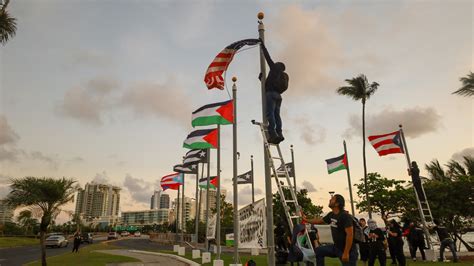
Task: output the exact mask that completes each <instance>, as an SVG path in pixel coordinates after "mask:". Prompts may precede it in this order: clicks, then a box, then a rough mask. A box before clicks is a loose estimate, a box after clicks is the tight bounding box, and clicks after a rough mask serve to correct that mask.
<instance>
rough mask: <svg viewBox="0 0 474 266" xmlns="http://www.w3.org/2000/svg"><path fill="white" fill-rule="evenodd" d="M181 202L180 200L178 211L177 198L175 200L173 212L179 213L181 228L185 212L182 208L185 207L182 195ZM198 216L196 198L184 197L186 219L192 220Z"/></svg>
mask: <svg viewBox="0 0 474 266" xmlns="http://www.w3.org/2000/svg"><path fill="white" fill-rule="evenodd" d="M179 200H180V202H179V212H178V211H177V205H178V204H177V202H176V199H175V200H174V201H173V213H177V214H178V217H179V218H178V219H179V221H180V224H179V226H178V228H181V225H182V224H181V221H182V217H183V212H182V208H183V205H181V204H182V203H181V197H180V199H179ZM195 217H196V200H195V199H193V198H189V197H184V219H185V221H190V220H193V219H194V218H195Z"/></svg>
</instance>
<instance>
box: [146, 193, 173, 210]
mask: <svg viewBox="0 0 474 266" xmlns="http://www.w3.org/2000/svg"><path fill="white" fill-rule="evenodd" d="M169 208H170V195H168V194H165V193H163V191H162V190H156V191H155V192H154V193H153V195H152V196H151V201H150V209H151V210H159V209H169Z"/></svg>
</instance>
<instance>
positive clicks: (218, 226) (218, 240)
mask: <svg viewBox="0 0 474 266" xmlns="http://www.w3.org/2000/svg"><path fill="white" fill-rule="evenodd" d="M221 180H222V179H221V125H220V124H218V125H217V199H216V209H217V218H216V231H217V232H216V244H217V254H216V259H217V260H220V259H221Z"/></svg>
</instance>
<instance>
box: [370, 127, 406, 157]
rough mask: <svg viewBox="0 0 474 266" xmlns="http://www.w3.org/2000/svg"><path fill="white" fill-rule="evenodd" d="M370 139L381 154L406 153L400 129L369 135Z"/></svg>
mask: <svg viewBox="0 0 474 266" xmlns="http://www.w3.org/2000/svg"><path fill="white" fill-rule="evenodd" d="M369 141H370V143H371V144H372V146H374V148H375V150H376V151H377V153H378V154H379V156H384V155H388V154H392V153H405V152H404V151H403V145H402V140H401V137H400V131H395V132H392V133H388V134H383V135H375V136H369Z"/></svg>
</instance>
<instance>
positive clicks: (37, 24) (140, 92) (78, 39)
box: [0, 0, 474, 219]
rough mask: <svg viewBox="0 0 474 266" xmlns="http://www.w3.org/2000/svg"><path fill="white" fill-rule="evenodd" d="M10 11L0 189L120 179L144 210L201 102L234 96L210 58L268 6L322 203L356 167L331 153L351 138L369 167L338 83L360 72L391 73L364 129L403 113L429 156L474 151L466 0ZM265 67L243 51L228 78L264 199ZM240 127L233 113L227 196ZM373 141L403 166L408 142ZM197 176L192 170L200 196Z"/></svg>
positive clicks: (136, 4)
mask: <svg viewBox="0 0 474 266" xmlns="http://www.w3.org/2000/svg"><path fill="white" fill-rule="evenodd" d="M9 9H10V13H11V14H12V15H13V16H14V17H16V18H17V19H18V25H17V26H18V30H17V34H16V36H15V37H14V38H13V39H12V40H10V41H9V42H8V43H7V44H6V45H5V46H4V47H0V56H1V57H0V58H1V70H0V184H1V188H0V192H1V193H0V196H4V195H6V193H8V188H7V186H8V182H9V181H8V180H9V178H12V177H14V178H19V177H24V176H38V177H41V176H51V177H58V178H59V177H63V176H65V177H72V178H75V179H76V180H78V182H79V183H80V185H81V186H84V185H85V183H86V182H91V181H92V180H95V181H99V182H107V183H110V184H114V185H118V186H121V187H123V191H122V193H121V196H122V199H121V210H122V211H130V210H139V209H140V210H141V209H147V208H149V204H150V197H151V195H152V193H153V190H154V189H157V188H159V179H160V178H161V177H162V176H164V175H166V174H169V173H171V172H172V167H173V165H175V164H177V163H179V162H180V160H181V157H182V156H183V155H184V154H185V153H186V151H187V150H186V149H184V148H182V142H183V140H184V139H185V137H186V135H187V134H188V133H189V132H190V131H192V130H193V129H192V127H191V112H192V111H193V110H195V109H197V108H198V107H200V106H202V105H205V104H208V103H212V102H217V101H223V100H227V99H229V96H228V93H227V92H226V91H225V90H224V91H220V90H210V91H208V90H207V88H206V87H205V84H204V82H203V78H204V73H205V71H206V68H207V66H208V65H209V63H210V62H211V61H212V59H213V58H214V57H215V56H216V54H217V53H218V52H219V51H221V50H222V49H223V48H224V47H225V46H227V45H228V44H230V43H232V42H234V41H237V40H240V39H246V38H256V37H258V32H257V18H256V14H257V13H258V12H259V11H263V12H265V19H264V23H265V27H266V31H265V38H266V44H267V47H268V49H269V52H270V54H271V55H272V57H273V59H274V60H275V61H282V62H284V63H285V64H286V68H287V72H288V74H289V77H290V85H289V89H288V91H287V92H286V93H285V94H283V106H282V118H283V127H284V134H285V137H286V140H285V141H284V142H283V143H282V145H281V147H282V149H283V150H284V151H285V155H286V160H287V161H290V152H289V146H290V144H293V145H294V147H295V157H296V174H297V179H298V182H297V185H298V186H299V187H304V188H306V189H308V190H309V191H310V194H309V195H310V197H311V198H312V200H313V201H314V202H315V203H316V204H320V205H323V206H324V207H325V208H324V210H325V211H329V209H328V208H327V207H326V206H327V201H328V197H329V194H328V191H336V192H338V193H340V194H342V195H344V196H346V198H347V199H348V198H349V197H348V194H349V192H348V190H347V178H346V174H345V173H344V172H343V171H340V172H336V173H333V174H331V175H328V174H327V170H326V163H325V161H324V160H325V159H328V158H332V157H336V156H339V155H341V154H342V153H343V146H342V141H343V140H344V139H345V140H346V142H347V145H348V154H349V163H350V167H351V174H352V179H353V180H352V181H353V183H359V182H360V178H362V176H363V167H362V137H361V133H362V131H361V111H362V104H361V103H360V102H355V101H353V100H351V99H349V98H348V97H344V96H339V95H337V94H336V92H335V91H336V89H337V88H338V87H340V86H343V85H344V80H345V79H348V78H352V77H355V76H357V75H359V74H361V73H364V74H366V75H367V77H368V79H369V82H374V81H375V82H377V83H379V84H380V86H379V89H378V91H377V92H376V93H375V94H374V95H373V96H372V98H370V100H369V101H368V102H367V105H366V123H367V135H374V134H383V133H389V132H392V131H395V130H397V129H398V125H399V124H403V127H404V131H405V135H406V137H407V143H408V148H409V151H410V156H411V158H412V159H413V160H415V161H417V162H418V164H419V165H421V166H423V165H424V164H426V163H428V162H429V161H430V160H432V159H438V160H439V161H440V162H441V163H442V164H444V163H446V162H448V161H449V160H451V159H457V160H459V159H460V158H461V156H462V155H466V154H470V155H474V129H473V125H474V104H473V100H472V99H473V98H472V97H471V98H468V97H461V96H457V95H452V94H451V93H452V92H453V91H454V90H456V89H458V88H459V87H460V86H461V83H460V81H459V78H460V77H462V76H465V75H467V74H468V73H469V71H473V66H474V63H473V62H474V53H473V49H474V48H473V47H474V45H473V35H474V30H473V24H474V23H473V12H474V4H473V2H472V1H470V0H466V1H457V0H453V1H397V2H395V1H350V2H347V1H344V2H343V1H329V0H328V1H297V2H292V3H290V1H278V2H277V3H273V2H270V1H262V2H258V3H257V2H256V1H184V0H183V1H122V0H120V1H76V0H73V1H64V0H63V1H53V0H47V1H32V0H29V1H27V0H23V1H12V2H11V3H10V5H9ZM259 67H260V66H259V53H258V49H256V47H255V48H252V49H248V50H245V51H242V52H241V53H239V54H237V55H236V56H235V58H234V61H233V62H232V64H231V65H230V68H229V70H228V72H227V79H228V82H227V86H228V89H229V90H230V89H231V82H230V77H232V76H237V77H238V81H237V86H238V135H239V138H238V147H239V152H240V154H241V157H240V160H239V171H238V172H239V173H244V172H246V171H248V170H249V169H250V155H251V154H253V155H254V157H255V170H256V192H257V195H256V198H257V199H258V198H261V197H263V195H264V181H263V179H264V177H263V149H262V142H261V141H262V140H261V136H260V132H259V129H258V128H257V127H256V126H253V125H252V124H251V123H250V120H252V119H257V120H261V119H262V114H261V94H260V84H259V80H258V79H257V77H258V74H259V71H260V70H259V69H260V68H259ZM231 134H232V127H231V126H224V127H223V131H222V141H221V144H222V171H223V174H222V186H223V188H225V189H226V190H227V191H228V193H227V199H228V200H229V201H231V200H232V187H231V181H230V180H231V175H232V138H231V137H232V135H231ZM366 151H367V167H368V171H369V172H379V173H381V174H382V175H383V176H385V177H388V178H393V179H401V180H408V176H407V174H406V161H405V157H404V156H403V155H402V154H399V155H391V156H385V157H379V156H378V155H377V153H376V152H375V150H374V149H373V147H371V146H370V143H367V147H366ZM213 156H215V152H213ZM215 162H216V161H215V160H214V161H213V162H212V164H211V165H212V171H213V173H214V174H215V173H216V169H215V165H216V164H215ZM421 175H422V176H423V175H426V171H425V169H424V167H422V169H421ZM194 184H195V179H194V177H192V176H189V177H187V182H186V195H187V196H189V197H194V189H195V187H194ZM274 188H275V186H274ZM275 189H276V188H275ZM239 190H240V193H239V197H240V199H239V201H240V205H245V204H248V203H249V202H250V200H251V195H250V186H249V185H241V186H240V187H239ZM169 193H170V195H171V197H172V198H173V197H175V195H176V192H175V191H170V192H169ZM73 207H74V206H73V204H70V205H68V206H66V209H73ZM63 219H66V218H63Z"/></svg>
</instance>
